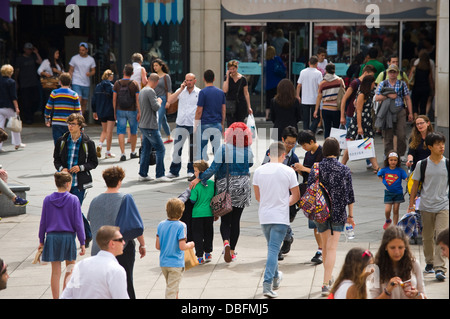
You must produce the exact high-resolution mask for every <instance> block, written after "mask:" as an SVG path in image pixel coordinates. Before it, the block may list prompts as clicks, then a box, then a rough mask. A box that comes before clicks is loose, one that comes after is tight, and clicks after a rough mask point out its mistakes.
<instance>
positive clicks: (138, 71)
mask: <svg viewBox="0 0 450 319" xmlns="http://www.w3.org/2000/svg"><path fill="white" fill-rule="evenodd" d="M142 69H144V67H142V66H141V65H140V64H139V63H137V62H133V74H132V75H131V77H130V79H131V80H133V81H136V83H137V84H139V91H140V90H142ZM144 70H145V69H144Z"/></svg>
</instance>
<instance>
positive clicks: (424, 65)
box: [410, 50, 434, 119]
mask: <svg viewBox="0 0 450 319" xmlns="http://www.w3.org/2000/svg"><path fill="white" fill-rule="evenodd" d="M411 77H413V78H414V79H413V81H414V84H413V86H412V88H411V100H412V105H413V113H414V118H415V119H416V118H417V115H427V109H426V108H427V104H428V103H431V97H432V96H433V95H434V81H433V75H432V73H431V62H430V58H429V56H428V53H427V52H426V51H425V50H421V51H420V53H419V63H418V64H417V65H414V66H413V67H412V69H411V74H410V79H411Z"/></svg>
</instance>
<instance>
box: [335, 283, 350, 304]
mask: <svg viewBox="0 0 450 319" xmlns="http://www.w3.org/2000/svg"><path fill="white" fill-rule="evenodd" d="M352 285H353V282H352V281H351V280H349V279H345V280H343V281H342V282H341V284H340V285H339V287H338V289H336V292H335V293H334V299H347V291H348V288H350V287H351V286H352Z"/></svg>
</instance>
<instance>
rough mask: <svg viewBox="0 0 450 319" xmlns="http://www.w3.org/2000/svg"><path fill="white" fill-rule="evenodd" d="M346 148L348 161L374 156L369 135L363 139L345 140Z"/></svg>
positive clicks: (372, 142) (372, 144) (373, 148)
mask: <svg viewBox="0 0 450 319" xmlns="http://www.w3.org/2000/svg"><path fill="white" fill-rule="evenodd" d="M359 136H361V135H359ZM347 150H348V159H349V161H357V160H362V159H366V158H372V157H376V155H375V145H374V140H373V138H369V137H367V138H365V139H359V140H358V139H357V140H354V141H347Z"/></svg>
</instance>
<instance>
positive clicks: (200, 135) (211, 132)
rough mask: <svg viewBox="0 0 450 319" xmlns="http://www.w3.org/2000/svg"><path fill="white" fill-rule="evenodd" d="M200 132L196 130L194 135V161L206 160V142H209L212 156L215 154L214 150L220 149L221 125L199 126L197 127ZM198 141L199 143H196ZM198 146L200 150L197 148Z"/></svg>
mask: <svg viewBox="0 0 450 319" xmlns="http://www.w3.org/2000/svg"><path fill="white" fill-rule="evenodd" d="M199 128H200V130H199V129H197V133H196V136H195V137H196V141H197V143H195V144H196V145H197V147H196V153H195V159H197V160H198V159H204V160H205V161H207V160H208V154H207V150H208V147H207V146H208V141H211V145H212V149H213V154H215V153H216V150H218V149H219V147H220V140H221V138H222V124H220V123H213V124H201V125H200V126H199ZM198 141H200V143H198ZM199 146H200V148H199Z"/></svg>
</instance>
